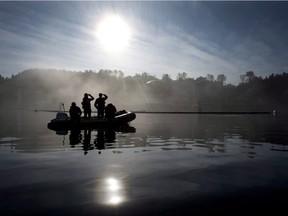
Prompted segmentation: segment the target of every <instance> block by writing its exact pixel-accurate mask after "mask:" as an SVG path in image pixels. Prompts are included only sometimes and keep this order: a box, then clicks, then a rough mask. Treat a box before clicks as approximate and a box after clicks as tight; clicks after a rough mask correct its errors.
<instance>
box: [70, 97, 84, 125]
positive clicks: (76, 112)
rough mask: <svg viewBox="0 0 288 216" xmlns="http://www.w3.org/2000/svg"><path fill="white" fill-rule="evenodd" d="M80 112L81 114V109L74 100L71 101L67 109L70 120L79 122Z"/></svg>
mask: <svg viewBox="0 0 288 216" xmlns="http://www.w3.org/2000/svg"><path fill="white" fill-rule="evenodd" d="M81 114H82V111H81V109H80V108H79V107H78V106H76V103H75V102H72V104H71V106H70V109H69V115H70V117H71V120H72V122H74V123H78V122H80V117H81Z"/></svg>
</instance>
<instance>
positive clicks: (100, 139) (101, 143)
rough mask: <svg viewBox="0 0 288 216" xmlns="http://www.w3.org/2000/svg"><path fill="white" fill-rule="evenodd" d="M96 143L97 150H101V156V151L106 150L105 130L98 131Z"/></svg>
mask: <svg viewBox="0 0 288 216" xmlns="http://www.w3.org/2000/svg"><path fill="white" fill-rule="evenodd" d="M94 143H95V147H96V149H98V150H99V152H98V153H99V154H101V149H105V132H104V130H103V129H98V131H97V136H96V139H95V141H94Z"/></svg>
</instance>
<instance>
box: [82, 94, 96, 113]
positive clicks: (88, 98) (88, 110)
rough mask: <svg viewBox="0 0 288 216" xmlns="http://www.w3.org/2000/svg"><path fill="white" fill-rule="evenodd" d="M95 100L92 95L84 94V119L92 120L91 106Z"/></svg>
mask: <svg viewBox="0 0 288 216" xmlns="http://www.w3.org/2000/svg"><path fill="white" fill-rule="evenodd" d="M92 100H94V97H93V96H92V95H91V94H87V93H85V94H84V97H83V100H82V107H83V110H84V118H87V117H88V118H91V104H90V102H91V101H92Z"/></svg>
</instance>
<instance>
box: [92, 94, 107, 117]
mask: <svg viewBox="0 0 288 216" xmlns="http://www.w3.org/2000/svg"><path fill="white" fill-rule="evenodd" d="M107 98H108V96H107V95H105V94H102V93H99V97H98V98H97V99H96V100H95V103H94V106H95V107H96V109H97V112H98V118H99V119H103V118H104V111H105V101H106V100H107Z"/></svg>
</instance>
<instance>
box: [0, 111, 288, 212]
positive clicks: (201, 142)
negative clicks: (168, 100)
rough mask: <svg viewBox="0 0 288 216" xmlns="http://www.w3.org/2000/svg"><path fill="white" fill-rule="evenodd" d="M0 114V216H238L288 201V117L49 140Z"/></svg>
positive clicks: (186, 119)
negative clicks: (221, 215) (218, 215)
mask: <svg viewBox="0 0 288 216" xmlns="http://www.w3.org/2000/svg"><path fill="white" fill-rule="evenodd" d="M54 117H55V113H40V112H38V113H35V112H17V113H15V112H2V113H1V114H0V121H1V129H0V199H1V200H0V215H1V216H4V215H199V214H202V215H208V214H211V215H215V214H216V213H217V214H218V213H222V214H224V215H231V214H233V215H237V214H239V215H243V214H247V213H248V214H249V215H251V214H254V215H259V214H260V213H261V214H262V213H266V212H267V211H273V212H274V213H280V212H281V211H282V210H286V209H285V205H286V203H287V201H288V195H287V192H288V186H287V185H288V184H287V182H288V171H287V170H288V147H287V144H288V116H281V115H279V116H276V117H273V116H272V115H271V116H270V115H165V114H163V115H157V114H138V115H137V118H136V120H135V121H133V122H132V123H131V124H130V126H131V127H130V128H126V129H125V130H123V131H111V130H109V131H107V130H106V131H104V130H102V131H97V130H92V131H72V132H71V131H58V132H56V131H52V130H49V129H47V123H48V122H49V121H50V120H51V119H52V118H54Z"/></svg>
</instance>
